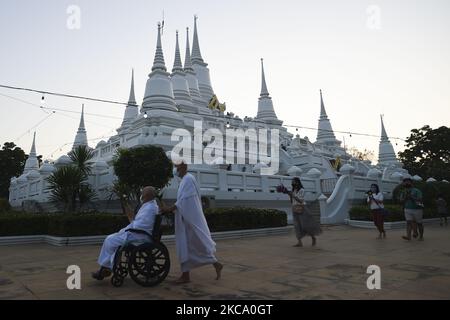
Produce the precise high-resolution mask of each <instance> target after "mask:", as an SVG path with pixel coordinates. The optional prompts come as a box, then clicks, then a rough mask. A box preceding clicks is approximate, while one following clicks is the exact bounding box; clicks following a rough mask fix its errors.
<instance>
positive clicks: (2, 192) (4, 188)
mask: <svg viewBox="0 0 450 320" xmlns="http://www.w3.org/2000/svg"><path fill="white" fill-rule="evenodd" d="M26 159H27V156H26V155H25V152H24V151H23V150H22V149H21V148H19V147H17V146H16V145H15V144H14V143H13V142H5V144H4V145H3V147H2V149H1V150H0V198H6V199H8V198H9V186H10V179H11V178H12V177H16V176H18V175H20V174H21V173H22V172H23V168H24V166H25V161H26Z"/></svg>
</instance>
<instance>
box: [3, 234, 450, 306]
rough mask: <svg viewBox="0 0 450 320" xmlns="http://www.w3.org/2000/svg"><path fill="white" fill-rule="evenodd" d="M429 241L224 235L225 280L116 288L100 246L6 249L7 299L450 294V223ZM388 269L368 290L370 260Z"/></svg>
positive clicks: (204, 274) (209, 275) (209, 273)
mask: <svg viewBox="0 0 450 320" xmlns="http://www.w3.org/2000/svg"><path fill="white" fill-rule="evenodd" d="M425 232H426V233H425V241H424V242H418V241H412V242H409V243H408V242H406V241H404V240H402V239H400V236H401V235H402V233H403V231H402V230H395V231H390V232H389V233H388V239H386V240H377V239H375V237H376V234H375V232H374V231H373V230H363V229H355V228H350V227H345V226H334V227H326V228H325V232H324V234H323V235H322V236H321V237H320V238H319V241H318V246H317V247H315V248H312V247H310V246H309V244H310V242H309V239H305V244H307V246H305V247H303V248H294V247H292V244H293V243H294V242H295V241H294V236H293V232H292V231H291V232H290V234H289V235H282V236H270V237H264V238H253V239H240V240H223V241H219V242H218V243H217V244H218V256H219V258H220V260H221V261H222V262H223V263H224V265H225V267H224V270H223V278H222V279H221V280H219V281H216V280H214V269H213V268H212V267H203V268H200V269H196V270H194V271H193V272H192V275H191V280H192V282H191V283H189V284H185V285H175V284H173V281H174V280H175V279H176V278H177V276H178V274H179V267H178V265H177V260H176V257H175V248H174V247H173V246H169V247H168V248H169V251H170V252H171V258H172V269H171V272H170V274H169V276H168V277H167V279H166V280H165V281H164V282H163V283H162V284H160V285H159V286H157V287H154V288H143V287H140V286H138V285H136V284H135V283H134V282H133V281H132V280H131V279H129V278H127V279H126V280H125V283H124V285H123V287H121V288H114V287H112V286H111V284H110V282H109V280H105V281H103V282H98V281H95V280H92V279H91V278H90V272H91V271H93V270H96V269H97V265H96V257H97V254H98V252H99V249H100V247H99V246H80V247H54V246H50V245H44V244H42V245H40V244H39V245H18V246H10V247H0V299H450V227H447V228H443V227H439V226H432V227H431V226H430V227H428V228H426V230H425ZM72 264H76V265H79V266H80V267H81V270H82V281H81V282H82V289H81V290H72V291H71V290H68V289H67V288H66V279H67V276H68V275H67V274H66V268H67V266H68V265H72ZM372 264H375V265H378V266H380V268H381V277H382V280H381V287H382V288H381V290H368V289H367V287H366V280H367V277H368V276H369V275H368V274H366V269H367V266H369V265H372Z"/></svg>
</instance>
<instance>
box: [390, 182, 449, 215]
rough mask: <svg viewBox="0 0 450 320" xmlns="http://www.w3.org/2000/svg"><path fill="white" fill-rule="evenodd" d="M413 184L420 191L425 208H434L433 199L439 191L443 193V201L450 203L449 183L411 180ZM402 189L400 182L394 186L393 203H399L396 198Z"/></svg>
mask: <svg viewBox="0 0 450 320" xmlns="http://www.w3.org/2000/svg"><path fill="white" fill-rule="evenodd" d="M413 186H414V187H415V188H417V189H419V190H420V191H422V194H423V204H424V205H425V208H432V209H436V203H435V200H436V199H437V196H438V195H439V194H440V193H442V194H443V195H444V199H445V201H447V203H450V183H446V182H425V181H413ZM403 189H404V188H403V186H402V185H401V184H400V185H398V186H397V187H395V189H394V191H393V201H394V203H396V204H400V202H399V200H398V199H399V195H400V193H401V192H402V191H403Z"/></svg>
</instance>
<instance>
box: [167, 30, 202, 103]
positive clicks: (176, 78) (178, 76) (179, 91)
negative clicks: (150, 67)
mask: <svg viewBox="0 0 450 320" xmlns="http://www.w3.org/2000/svg"><path fill="white" fill-rule="evenodd" d="M170 80H171V81H172V87H173V95H174V97H175V101H176V103H177V105H178V107H179V108H180V109H181V110H184V111H187V112H197V111H198V108H197V107H194V105H193V103H192V98H191V96H190V92H189V84H188V81H187V80H186V74H185V72H184V70H183V66H182V64H181V54H180V45H179V41H178V31H177V32H176V43H175V61H174V63H173V69H172V75H171V78H170Z"/></svg>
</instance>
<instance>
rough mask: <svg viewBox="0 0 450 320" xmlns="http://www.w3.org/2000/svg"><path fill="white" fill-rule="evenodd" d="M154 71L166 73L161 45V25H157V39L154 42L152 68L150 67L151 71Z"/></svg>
mask: <svg viewBox="0 0 450 320" xmlns="http://www.w3.org/2000/svg"><path fill="white" fill-rule="evenodd" d="M155 70H162V71H167V68H166V63H165V62H164V53H163V50H162V44H161V24H159V23H158V39H157V41H156V52H155V59H154V60H153V67H152V71H155Z"/></svg>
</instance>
